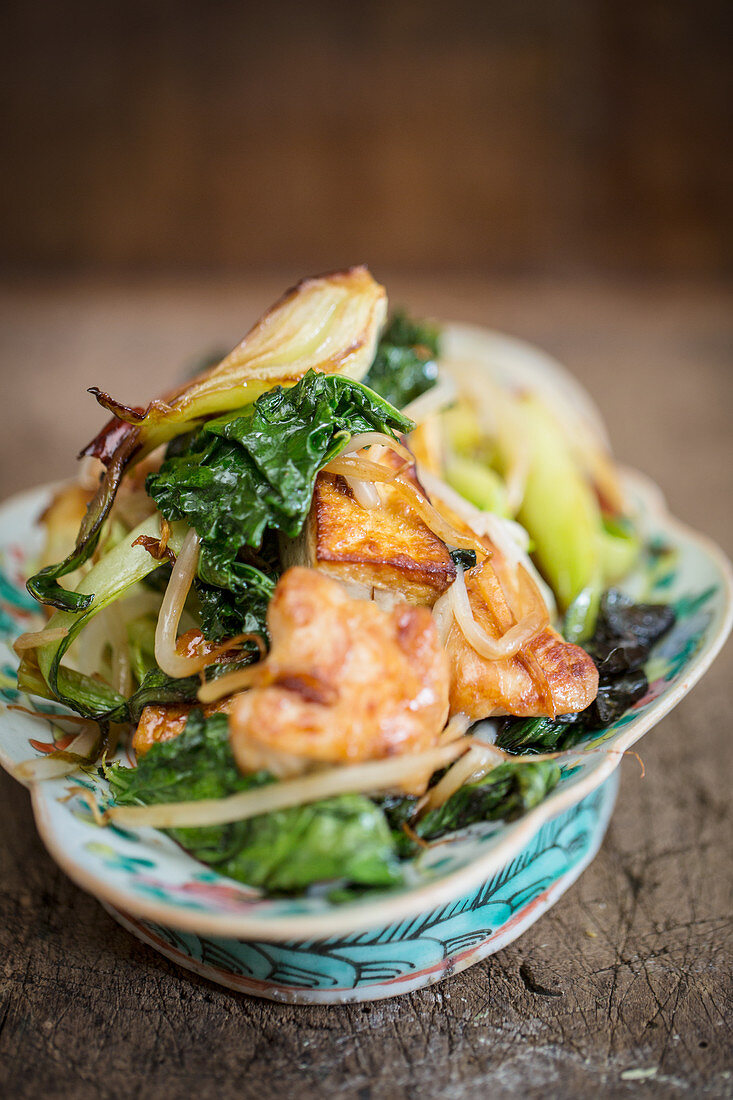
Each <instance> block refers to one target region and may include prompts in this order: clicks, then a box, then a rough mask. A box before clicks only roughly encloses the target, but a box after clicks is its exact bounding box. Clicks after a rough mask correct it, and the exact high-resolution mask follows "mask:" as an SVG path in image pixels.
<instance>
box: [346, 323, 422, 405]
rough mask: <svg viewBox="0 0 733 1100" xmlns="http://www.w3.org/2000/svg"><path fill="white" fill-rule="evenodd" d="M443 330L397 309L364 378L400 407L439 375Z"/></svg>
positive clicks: (412, 399) (420, 392)
mask: <svg viewBox="0 0 733 1100" xmlns="http://www.w3.org/2000/svg"><path fill="white" fill-rule="evenodd" d="M438 343H439V330H438V328H437V326H436V325H432V324H429V323H428V322H426V321H412V320H410V318H409V317H407V316H406V315H405V314H404V313H395V314H394V316H393V317H392V319H391V321H390V323H389V325H388V326H387V328H386V329H385V331H384V332H383V333H382V338H381V340H380V341H379V345H378V347H377V354H376V357H375V359H374V362H373V363H372V365H371V367H370V368H369V373H368V374H367V376H366V378H365V379H364V381H365V383H366V385H367V386H371V388H372V389H373V390H376V392H377V393H380V394H381V395H382V397H384V398H385V399H386V400H387V401H389V402H390V404H392V405H394V406H395V407H396V408H398V409H401V408H404V406H405V405H407V404H409V402H410V401H414V400H415V398H416V397H419V396H420V395H421V394H423V393H425V392H426V391H427V390H429V389H431V387H432V386H434V385H435V383H436V381H437V379H438V365H437V363H436V359H437V357H438Z"/></svg>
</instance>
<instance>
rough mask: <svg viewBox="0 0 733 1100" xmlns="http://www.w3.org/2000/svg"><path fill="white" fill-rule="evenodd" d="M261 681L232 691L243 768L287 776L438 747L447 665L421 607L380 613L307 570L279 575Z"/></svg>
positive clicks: (235, 743) (234, 735)
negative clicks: (265, 769)
mask: <svg viewBox="0 0 733 1100" xmlns="http://www.w3.org/2000/svg"><path fill="white" fill-rule="evenodd" d="M267 622H268V627H269V631H270V638H271V643H272V648H271V650H270V654H269V656H268V657H267V659H266V660H265V661H263V662H262V665H261V666H260V667H261V669H262V673H261V678H260V681H259V685H260V686H257V687H255V688H253V689H252V690H250V691H247V692H245V693H244V694H242V695H239V696H236V697H235V701H234V706H233V709H232V714H231V718H230V731H231V744H232V749H233V751H234V755H235V757H236V759H237V763H238V764H239V766H240V768H242V770H243V771H253V770H257V769H258V768H261V767H268V768H270V769H271V770H274V771H275V772H276V774H279V775H282V774H292V773H294V772H296V771H302V770H304V769H305V768H307V767H308V766H309V765H311V764H313V763H316V762H322V763H333V764H336V763H356V762H358V761H364V760H375V759H379V758H381V757H386V756H391V755H394V754H398V753H409V752H419V751H421V750H424V749H427V748H430V747H432V746H433V745H435V744H436V742H437V739H438V735H439V734H440V732H441V730H442V729H443V726H444V724H445V720H446V717H447V714H448V662H447V659H446V655H445V653H444V651H443V649H442V647H441V645H440V640H439V638H438V632H437V628H436V626H435V623H434V620H433V617H432V615H431V614H430V612H429V611H428V610H427V608H424V607H413V606H410V605H408V604H405V603H402V604H399V605H398V606H396V607H395V608H394V609H393V610H392V611H385V610H383V609H382V608H380V607H378V606H377V605H376V604H374V603H373V602H371V601H368V600H358V599H353V598H352V597H350V596H349V595H348V594H347V592H346V591H345V590H344V588H343V586H342V585H340V584H338V583H337V582H336V581H333V580H331V579H330V578H328V577H325V576H323V575H322V574H321V573H319V572H317V571H316V570H313V569H303V568H299V567H295V568H293V569H289V570H287V571H286V572H285V573H284V574H283V576H282V577H281V578H280V581H279V582H278V585H277V587H276V589H275V594H274V596H273V598H272V601H271V603H270V606H269V608H268V613H267Z"/></svg>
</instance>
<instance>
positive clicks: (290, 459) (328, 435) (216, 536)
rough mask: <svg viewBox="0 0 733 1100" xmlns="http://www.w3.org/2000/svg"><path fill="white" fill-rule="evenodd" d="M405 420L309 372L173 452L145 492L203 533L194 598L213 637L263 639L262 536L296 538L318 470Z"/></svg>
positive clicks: (369, 395) (377, 401) (349, 387)
mask: <svg viewBox="0 0 733 1100" xmlns="http://www.w3.org/2000/svg"><path fill="white" fill-rule="evenodd" d="M411 427H412V423H411V421H409V420H407V419H406V418H405V417H403V416H402V415H401V414H400V413H399V412H398V411H397V410H396V409H394V408H392V406H391V405H389V404H388V403H387V402H386V401H384V400H383V399H382V398H381V397H379V396H378V395H377V394H376V393H373V392H372V391H371V390H369V389H367V387H366V386H363V385H361V384H360V383H358V382H353V381H351V380H350V379H348V378H342V377H340V376H338V375H326V374H321V373H317V372H316V371H309V372H308V374H306V375H305V377H303V378H302V379H301V380H300V381H299V382H298V383H297V384H296V385H295V386H292V387H291V388H289V389H284V388H283V387H282V386H277V387H275V389H272V390H270V391H269V392H268V393H265V394H263V395H262V397H260V398H259V399H258V400H257V401H256V402H255V403H254V405H251V406H248V407H247V408H245V409H241V410H239V411H238V412H236V413H234V414H229V415H227V416H225V417H219V418H218V419H216V420H211V421H209V423H207V424H205V425H204V427H203V428H201V430H200V431H198V432H197V433H196V434H195V435H193V436H192V437H190V438H189V439H188V441H187V443H186V445H185V446H184V447H180V446H179V447H177V448H175V449H173V450H172V451H171V452H170V453H169V454H168V456H167V458H166V460H165V461H164V463H163V465H162V466H161V468H160V470H159V471H158V472H156V473H153V474H150V475H149V476H148V479H147V483H146V486H147V490H148V493H149V494H150V496H151V497H152V498H153V500H154V501H155V503H156V504H157V506H158V508H159V509H160V511H161V512H162V513H163V515H164V516H165V517H166V518H167V519H169V520H173V519H185V520H187V522H188V523H189V524H191V526H192V527H194V528H195V529H196V531H197V532H198V534H199V535H200V537H201V555H200V561H199V570H198V578H199V585H198V591H199V598H200V600H201V608H202V623H203V629H204V634H205V635H206V636H207V637H209V638H212V639H218V638H221V637H224V636H225V635H227V634H232V633H240V632H245V631H256V632H258V633H261V632H262V631H263V629H264V611H265V608H266V606H267V602H268V601H269V599H270V597H271V595H272V591H273V587H274V583H275V580H276V578H277V571H278V570H277V567H276V566H275V565H274V564H273V563H272V562H269V563H262V562H259V563H254V562H252V561H251V560H248V559H247V557H246V551H247V548H250V549H254V550H258V549H259V548H260V547H261V546H262V544H263V539H264V538H265V535H266V534H267V532H268V531H270V532H271V531H273V530H274V531H281V532H283V533H284V534H285V535H287V536H288V537H290V538H295V536H296V535H298V534H299V532H300V530H301V529H302V527H303V524H304V522H305V519H306V516H307V514H308V509H309V508H310V503H311V499H312V496H313V486H314V483H315V479H316V475H317V473H318V471H319V470H320V469H321V468H322V467H323V466H325V465H326V463H327V462H328V461H329V460H330V459H331V458H333V457H334V456H335V455H337V454H338V453H339V451H341V450H342V449H343V447H344V446H345V445H346V443H347V442H348V441H349V439H350V438H351V437H352V436H353V435H356V434H357V433H359V432H367V431H379V432H388V433H390V434H393V433H394V432H405V431H409V430H410V428H411Z"/></svg>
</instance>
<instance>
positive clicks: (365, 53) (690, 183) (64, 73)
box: [0, 0, 733, 273]
mask: <svg viewBox="0 0 733 1100" xmlns="http://www.w3.org/2000/svg"><path fill="white" fill-rule="evenodd" d="M4 11H5V20H4V25H3V31H4V33H3V35H2V36H0V63H1V64H2V71H3V74H4V77H5V82H6V86H7V88H8V94H7V96H5V97H3V100H2V101H0V127H2V128H3V130H4V131H5V140H4V143H3V144H4V148H5V150H6V156H5V165H4V172H3V183H4V188H5V193H4V200H3V203H2V204H0V237H2V239H3V242H4V249H3V256H4V262H6V263H8V264H10V265H12V266H13V267H14V268H23V267H28V266H32V265H35V266H36V267H51V268H55V269H63V268H64V266H66V265H74V266H75V267H77V268H82V269H99V270H105V269H107V270H109V269H112V270H116V271H120V270H128V269H129V270H136V269H141V268H144V269H148V270H161V269H162V270H168V271H170V270H180V269H181V268H182V267H185V266H188V267H189V268H192V269H202V268H203V269H205V270H208V269H210V268H211V267H214V268H216V267H217V266H222V265H225V266H228V267H229V268H231V269H232V270H236V271H242V270H244V271H247V270H253V269H254V270H257V269H259V268H262V267H263V266H268V267H273V266H274V265H279V264H286V263H291V262H293V261H294V262H295V263H296V264H297V265H298V267H302V268H303V269H304V270H309V271H314V270H319V269H320V270H322V269H325V268H331V267H338V266H342V265H343V263H344V260H345V259H346V258H348V257H358V258H362V257H368V258H369V259H370V261H371V262H372V263H374V264H377V263H379V264H382V265H389V266H403V267H405V266H412V267H413V268H414V269H416V270H420V269H422V268H423V267H424V266H425V265H431V266H433V267H435V266H440V267H442V268H449V269H451V270H453V271H465V270H471V269H473V268H475V267H476V266H482V267H485V266H488V267H490V268H491V269H492V270H500V271H504V272H515V271H527V270H529V271H534V272H544V271H548V270H552V271H555V272H558V271H559V272H564V271H565V272H566V271H583V270H587V269H588V267H589V266H591V267H592V266H593V265H595V266H600V267H602V268H603V269H606V270H615V271H619V270H621V271H629V270H636V271H639V270H642V271H643V270H645V269H648V270H655V271H673V272H677V273H685V272H702V273H704V272H712V273H716V272H721V271H724V270H727V271H730V264H731V256H732V255H733V251H732V250H733V234H732V232H731V231H732V229H733V219H732V218H731V204H730V201H729V196H730V191H731V186H732V185H733V157H731V142H730V130H731V105H732V104H733V96H732V95H731V71H732V70H731V65H730V45H729V43H730V34H731V29H732V26H733V8H732V7H731V5H730V3H728V2H726V0H698V2H697V3H695V4H691V3H689V0H665V2H663V3H661V2H659V0H615V2H613V3H608V2H607V0H583V2H582V3H578V2H577V0H552V3H549V4H548V3H547V2H546V0H521V2H515V3H509V4H487V3H486V2H485V0H453V2H452V3H451V4H450V6H449V7H448V6H447V5H446V4H445V3H444V2H441V0H421V2H419V3H416V2H415V0H373V2H372V3H369V4H348V3H343V2H338V0H309V3H307V4H303V3H301V2H299V0H280V2H279V3H277V4H247V3H242V2H241V0H217V2H216V3H215V4H212V3H210V2H202V0H156V3H153V4H151V3H150V2H149V0H104V2H103V3H100V2H99V0H65V3H63V4H49V3H48V2H46V0H6V3H5V4H4Z"/></svg>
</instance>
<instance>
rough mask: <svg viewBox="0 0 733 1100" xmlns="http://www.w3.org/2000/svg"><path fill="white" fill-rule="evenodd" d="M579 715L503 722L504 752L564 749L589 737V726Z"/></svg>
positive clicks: (501, 740) (501, 742)
mask: <svg viewBox="0 0 733 1100" xmlns="http://www.w3.org/2000/svg"><path fill="white" fill-rule="evenodd" d="M578 718H579V715H576V714H569V715H567V716H565V715H563V716H561V717H560V718H556V719H553V718H509V719H507V720H506V721H505V722H504V723H503V725H502V728H501V729H500V731H499V734H498V736H497V739H496V743H497V745H498V746H499V748H501V749H503V750H504V752H516V753H522V754H527V753H541V752H560V751H561V750H562V749H569V748H572V746H573V745H576V744H577V743H578V741H579V740H582V739H583V738H584V737H585V736H586V728H585V725H584V724H583V723H582V722H579V721H578Z"/></svg>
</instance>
